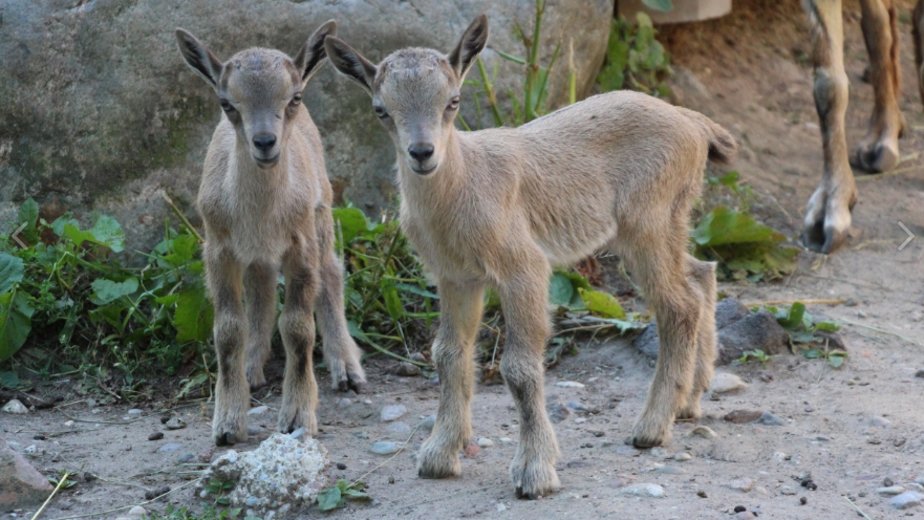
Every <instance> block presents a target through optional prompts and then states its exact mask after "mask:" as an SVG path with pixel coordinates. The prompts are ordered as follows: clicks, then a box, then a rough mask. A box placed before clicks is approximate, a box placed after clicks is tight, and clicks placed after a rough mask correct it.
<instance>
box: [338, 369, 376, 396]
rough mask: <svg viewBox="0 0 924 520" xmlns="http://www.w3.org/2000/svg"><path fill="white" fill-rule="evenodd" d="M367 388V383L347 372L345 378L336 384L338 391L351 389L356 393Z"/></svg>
mask: <svg viewBox="0 0 924 520" xmlns="http://www.w3.org/2000/svg"><path fill="white" fill-rule="evenodd" d="M368 389H369V384H368V383H366V382H365V381H363V380H361V379H360V378H359V377H357V376H354V375H353V374H347V378H346V379H345V380H343V381H340V382H339V383H338V384H337V390H338V391H340V392H349V391H350V390H352V391H354V392H356V393H357V394H362V393H365V392H366V391H367V390H368Z"/></svg>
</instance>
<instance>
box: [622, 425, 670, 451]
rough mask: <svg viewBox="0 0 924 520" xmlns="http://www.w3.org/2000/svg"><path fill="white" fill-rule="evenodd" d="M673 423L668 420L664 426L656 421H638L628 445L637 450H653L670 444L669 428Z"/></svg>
mask: <svg viewBox="0 0 924 520" xmlns="http://www.w3.org/2000/svg"><path fill="white" fill-rule="evenodd" d="M673 423H674V421H673V420H672V419H671V418H668V420H667V422H666V423H665V424H661V423H660V422H657V421H652V420H647V419H640V420H639V421H638V423H636V425H635V428H634V429H633V430H632V437H631V438H630V439H629V444H631V445H632V446H635V447H636V448H639V449H646V448H654V447H655V446H662V445H664V444H667V443H668V442H670V438H671V432H670V426H671V425H672V424H673Z"/></svg>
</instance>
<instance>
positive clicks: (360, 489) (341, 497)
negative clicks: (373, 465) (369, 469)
mask: <svg viewBox="0 0 924 520" xmlns="http://www.w3.org/2000/svg"><path fill="white" fill-rule="evenodd" d="M365 490H366V484H365V483H363V482H362V481H356V482H350V481H348V480H344V479H338V480H337V483H336V484H334V485H333V486H330V487H327V488H325V489H323V490H321V492H320V493H318V498H317V503H318V509H320V510H321V511H324V512H327V511H333V510H334V509H337V508H338V507H341V506H343V505H344V504H346V502H347V500H356V501H368V500H372V497H370V496H369V495H367V494H366V491H365Z"/></svg>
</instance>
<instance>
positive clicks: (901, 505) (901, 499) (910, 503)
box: [889, 491, 924, 509]
mask: <svg viewBox="0 0 924 520" xmlns="http://www.w3.org/2000/svg"><path fill="white" fill-rule="evenodd" d="M921 502H924V494H921V493H918V492H917V491H905V492H904V493H902V494H901V495H896V496H894V497H892V500H889V504H891V505H892V507H894V508H895V509H908V508H909V507H914V506H916V505H920V504H921Z"/></svg>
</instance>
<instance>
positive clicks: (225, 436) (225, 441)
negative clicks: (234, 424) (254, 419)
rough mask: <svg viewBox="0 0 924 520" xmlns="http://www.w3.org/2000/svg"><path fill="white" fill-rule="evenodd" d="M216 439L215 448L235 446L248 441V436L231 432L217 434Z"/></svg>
mask: <svg viewBox="0 0 924 520" xmlns="http://www.w3.org/2000/svg"><path fill="white" fill-rule="evenodd" d="M214 438H215V446H234V445H235V444H237V443H238V442H243V441H246V440H247V436H246V435H241V434H240V433H234V432H230V431H221V432H215V434H214Z"/></svg>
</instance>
